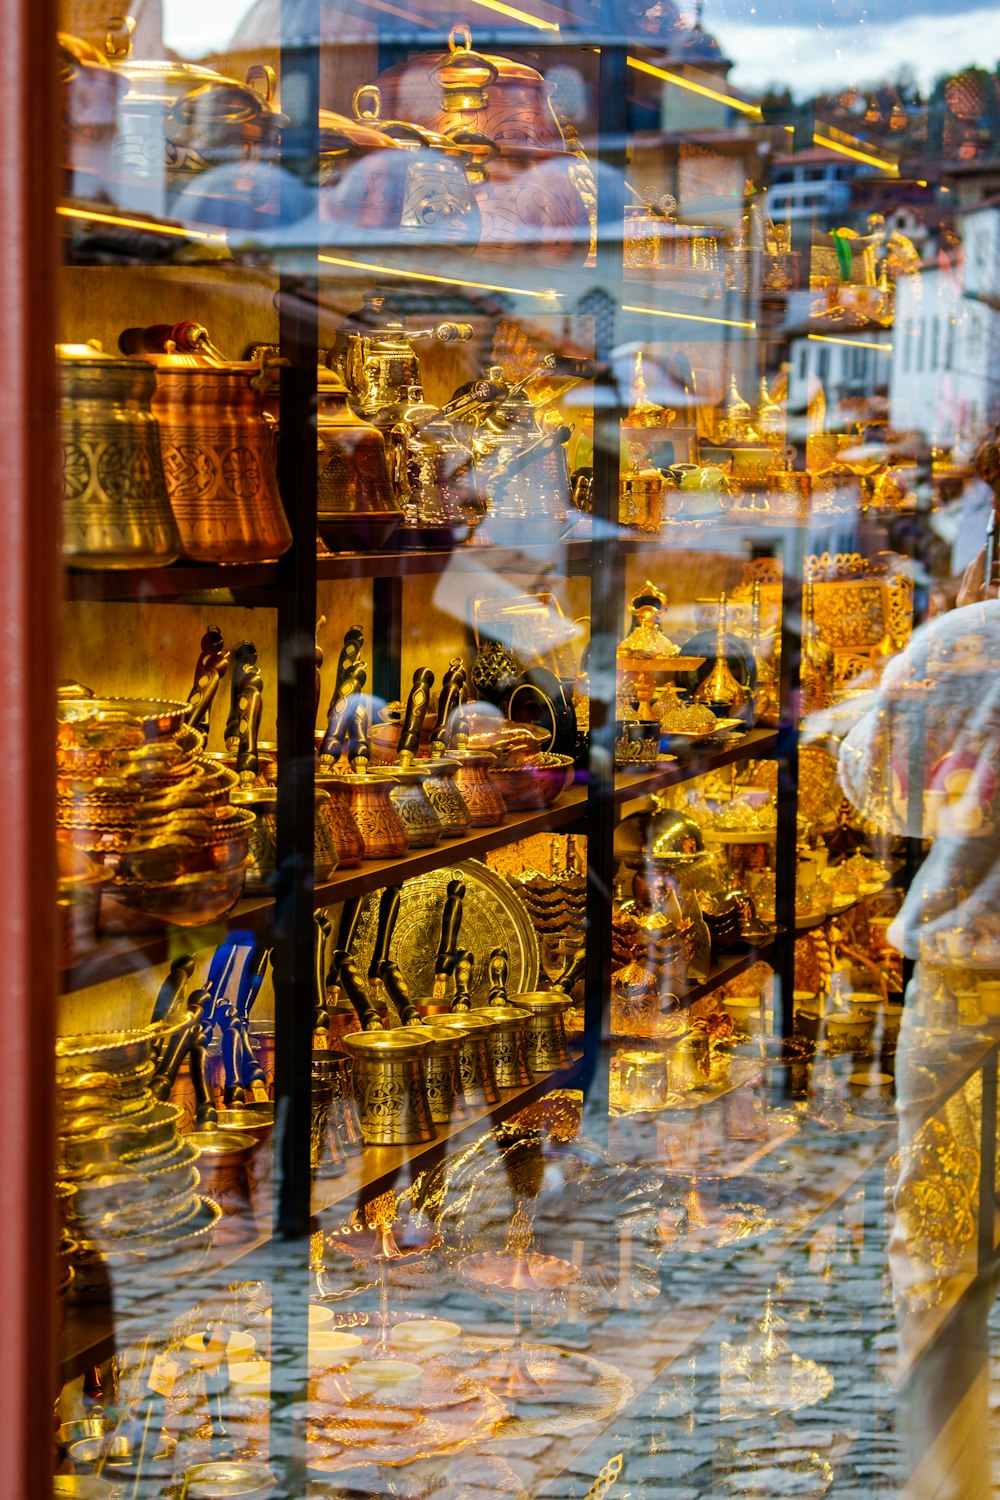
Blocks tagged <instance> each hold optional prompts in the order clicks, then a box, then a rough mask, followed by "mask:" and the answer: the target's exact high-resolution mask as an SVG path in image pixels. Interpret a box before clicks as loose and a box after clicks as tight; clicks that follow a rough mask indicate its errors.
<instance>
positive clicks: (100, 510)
mask: <svg viewBox="0 0 1000 1500" xmlns="http://www.w3.org/2000/svg"><path fill="white" fill-rule="evenodd" d="M57 352H58V355H59V380H60V388H61V402H60V413H59V419H60V424H61V445H62V473H63V542H62V546H63V556H64V557H65V558H66V560H67V561H68V562H69V563H71V564H72V565H73V566H74V567H78V568H149V567H153V568H155V567H163V566H165V565H166V564H167V563H171V562H173V561H174V560H175V559H176V558H177V557H179V556H180V551H181V539H180V535H179V533H178V530H177V524H176V522H175V520H174V516H173V512H172V511H171V509H170V500H169V497H168V494H167V483H166V478H165V475H164V470H163V457H162V452H161V446H160V427H159V423H158V421H157V419H156V417H155V416H154V414H153V411H152V408H151V401H152V398H153V394H154V391H155V389H156V372H155V371H154V369H153V368H152V366H151V365H150V364H149V363H148V362H146V361H139V360H125V359H112V358H111V357H110V356H108V355H106V354H104V353H103V352H102V351H101V349H100V346H99V345H96V344H75V345H67V344H63V345H61V346H59V348H58V350H57Z"/></svg>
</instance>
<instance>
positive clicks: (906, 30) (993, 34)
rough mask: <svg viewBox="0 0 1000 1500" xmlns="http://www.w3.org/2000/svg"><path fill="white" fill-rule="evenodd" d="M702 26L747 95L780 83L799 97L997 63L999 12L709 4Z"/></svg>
mask: <svg viewBox="0 0 1000 1500" xmlns="http://www.w3.org/2000/svg"><path fill="white" fill-rule="evenodd" d="M704 25H705V27H706V29H707V30H709V31H711V32H713V33H714V35H715V36H716V37H717V38H718V40H719V42H720V44H721V46H722V50H723V52H724V53H725V54H726V56H727V57H729V58H731V59H732V61H733V63H734V64H735V66H734V68H733V72H732V74H731V77H732V81H733V82H734V83H735V84H736V85H737V86H739V87H741V88H745V89H748V90H753V91H756V90H761V89H764V88H766V87H767V86H768V85H769V84H771V83H775V82H777V83H779V84H782V85H784V84H787V85H788V86H789V87H790V88H791V89H792V91H793V92H794V93H795V94H796V95H797V96H798V97H804V96H808V95H809V94H812V93H817V92H819V91H821V90H827V89H831V88H843V87H845V86H846V85H847V84H848V83H857V84H865V83H873V82H878V81H879V80H881V79H893V78H896V77H898V75H899V72H900V70H901V69H902V68H903V67H906V68H908V69H909V70H911V71H912V73H913V74H915V76H916V78H917V80H918V82H919V83H920V84H921V85H922V86H923V87H925V88H926V87H927V86H928V85H929V84H931V83H933V82H934V80H935V79H936V78H938V77H939V76H940V75H941V74H942V73H945V72H955V71H956V70H958V69H959V68H962V67H967V66H968V65H969V64H970V63H976V64H978V65H979V66H981V67H985V68H992V67H993V66H994V65H995V63H996V61H997V59H998V58H1000V11H998V10H997V9H996V8H982V9H980V8H974V7H971V6H970V7H963V6H960V5H951V6H947V7H946V6H945V5H943V4H942V3H941V0H905V4H904V3H902V0H869V3H862V0H837V3H834V4H830V3H823V4H817V3H815V0H791V3H785V0H781V3H779V4H773V3H768V0H714V3H713V0H708V4H707V5H706V8H705V18H704Z"/></svg>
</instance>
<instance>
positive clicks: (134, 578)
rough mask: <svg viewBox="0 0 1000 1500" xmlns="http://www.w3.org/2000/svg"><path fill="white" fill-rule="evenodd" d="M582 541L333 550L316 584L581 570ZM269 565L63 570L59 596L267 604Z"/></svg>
mask: <svg viewBox="0 0 1000 1500" xmlns="http://www.w3.org/2000/svg"><path fill="white" fill-rule="evenodd" d="M589 565H590V541H589V540H588V539H586V538H580V537H573V538H570V539H568V540H566V541H559V540H553V541H550V542H546V543H545V544H539V545H533V544H530V543H526V544H525V545H523V546H509V545H506V546H493V545H489V546H482V547H476V546H460V547H450V548H437V549H430V550H426V551H412V552H410V551H407V552H391V551H390V552H335V553H330V554H327V555H322V556H320V557H317V559H316V577H317V579H319V580H320V581H330V580H340V579H351V578H413V577H417V576H424V577H426V576H433V575H435V574H439V573H443V572H445V570H446V569H449V570H453V571H459V572H465V573H474V572H483V573H522V574H528V575H530V576H535V575H537V574H547V573H552V572H554V573H558V574H563V573H567V572H573V573H579V572H581V571H582V572H586V570H587V569H588V567H589ZM277 579H278V565H277V563H247V564H234V565H233V566H232V567H223V566H221V565H219V566H213V565H210V564H198V563H175V564H174V565H173V566H172V567H169V568H105V569H100V570H98V569H95V570H93V571H86V572H85V571H82V570H80V571H74V570H72V569H69V570H67V571H66V573H65V575H64V595H65V597H66V598H67V599H71V600H98V601H103V602H105V603H108V602H115V601H123V602H127V603H135V604H185V603H187V604H190V603H212V604H243V605H260V606H264V607H271V608H274V607H275V606H276V602H277V601H276V599H275V598H273V597H272V595H273V592H274V590H275V588H276V586H277Z"/></svg>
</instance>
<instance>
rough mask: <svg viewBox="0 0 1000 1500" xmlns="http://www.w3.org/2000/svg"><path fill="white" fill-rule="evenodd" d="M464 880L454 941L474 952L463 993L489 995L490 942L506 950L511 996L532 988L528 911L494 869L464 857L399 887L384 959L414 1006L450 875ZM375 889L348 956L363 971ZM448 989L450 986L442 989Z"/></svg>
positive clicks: (422, 992) (421, 995) (426, 978)
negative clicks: (395, 967)
mask: <svg viewBox="0 0 1000 1500" xmlns="http://www.w3.org/2000/svg"><path fill="white" fill-rule="evenodd" d="M455 879H462V880H464V881H465V903H464V906H463V908H462V926H461V929H460V932H459V946H460V947H461V948H468V949H469V950H470V951H471V952H472V954H473V955H474V959H475V965H474V968H473V975H472V986H471V994H472V999H473V1003H474V1004H485V1003H486V1002H487V1001H488V1000H489V991H490V984H489V974H488V972H487V967H488V963H489V957H490V952H491V950H492V949H494V948H506V950H507V954H508V958H509V962H510V972H509V978H508V984H507V988H508V991H509V993H510V994H511V995H517V994H522V993H528V992H530V991H531V990H535V989H537V988H538V981H539V955H538V937H537V935H536V933H535V928H534V926H533V924H532V921H531V917H530V916H529V915H528V909H527V907H526V906H525V904H524V902H523V901H522V900H521V898H520V896H519V895H518V894H517V892H516V891H515V890H514V889H513V887H512V886H511V885H510V884H509V883H508V881H507V880H506V879H505V878H504V877H503V876H502V875H499V874H498V873H497V872H496V871H495V870H491V869H490V868H489V866H488V865H484V864H482V863H481V862H480V861H479V860H478V859H466V860H462V861H461V863H459V864H455V865H447V866H445V867H443V868H442V869H439V870H430V871H428V872H427V874H426V875H416V876H414V878H413V879H412V880H408V881H407V882H406V884H405V885H404V886H403V889H402V895H401V898H400V903H399V917H398V919H397V921H396V929H395V932H394V933H393V938H392V946H391V949H390V957H391V958H392V959H393V960H394V961H395V963H397V964H398V965H399V969H400V972H401V973H402V976H403V979H404V980H405V981H406V985H407V988H408V989H409V991H410V994H411V995H412V996H413V998H414V999H415V1000H416V1001H417V1003H418V1004H419V1003H420V1002H421V1001H424V1000H428V999H429V998H430V996H431V994H432V993H433V989H434V960H435V958H436V956H437V949H438V942H439V939H440V936H441V912H442V909H443V907H444V902H445V894H446V892H447V887H448V882H449V881H450V880H455ZM378 904H379V892H378V891H374V892H372V894H371V895H370V896H367V897H366V898H365V903H364V906H363V907H362V910H361V916H360V917H359V919H358V927H357V933H356V935H355V939H354V944H353V947H352V956H353V957H354V959H355V960H356V962H357V963H358V965H359V967H360V968H361V971H362V973H367V971H368V965H369V963H370V961H371V956H372V953H373V951H374V948H375V934H376V930H377V927H378ZM449 993H450V991H449Z"/></svg>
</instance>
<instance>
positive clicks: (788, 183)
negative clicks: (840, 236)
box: [768, 149, 862, 224]
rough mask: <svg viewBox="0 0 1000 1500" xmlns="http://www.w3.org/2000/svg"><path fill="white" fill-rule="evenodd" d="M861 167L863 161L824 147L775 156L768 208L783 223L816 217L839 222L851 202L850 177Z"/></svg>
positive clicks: (820, 219)
mask: <svg viewBox="0 0 1000 1500" xmlns="http://www.w3.org/2000/svg"><path fill="white" fill-rule="evenodd" d="M861 170H862V168H861V166H860V163H856V162H851V161H847V160H846V159H845V158H844V157H842V156H841V157H837V156H832V155H831V154H830V152H829V151H824V150H822V149H816V150H812V151H799V152H797V153H796V154H795V155H794V156H776V157H775V159H774V170H773V171H772V173H771V189H770V193H769V195H768V211H769V213H770V215H771V217H772V218H773V219H777V220H781V221H782V222H789V221H792V220H795V219H813V218H816V219H818V220H819V221H820V222H823V223H826V222H827V221H828V220H832V219H835V220H836V222H837V223H838V224H840V223H842V222H844V215H845V214H846V212H847V209H848V206H849V204H850V202H851V180H852V178H854V177H856V176H857V175H858V173H859V171H861Z"/></svg>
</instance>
